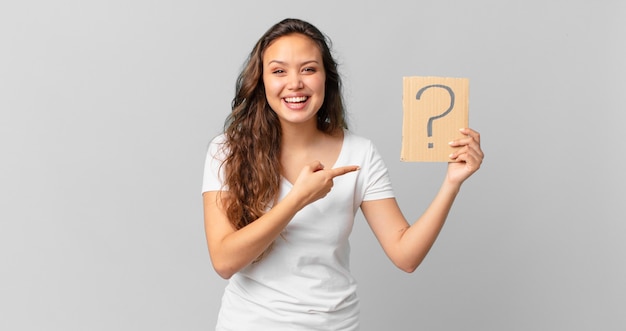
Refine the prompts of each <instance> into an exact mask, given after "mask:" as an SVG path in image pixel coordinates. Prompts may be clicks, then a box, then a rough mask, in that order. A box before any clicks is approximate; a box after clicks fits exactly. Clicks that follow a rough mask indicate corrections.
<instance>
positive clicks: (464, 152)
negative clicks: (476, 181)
mask: <svg viewBox="0 0 626 331" xmlns="http://www.w3.org/2000/svg"><path fill="white" fill-rule="evenodd" d="M460 131H461V133H462V134H464V135H466V137H464V138H460V139H456V140H453V141H451V142H450V146H452V147H460V148H459V149H457V150H456V151H455V152H454V153H452V154H450V159H451V160H453V161H456V162H450V163H448V173H447V175H446V176H447V180H448V181H450V182H451V183H453V184H458V185H461V184H462V183H463V182H464V181H465V180H466V179H467V178H469V176H471V175H472V174H473V173H475V172H476V170H478V168H480V165H481V163H482V162H483V158H484V157H485V154H484V153H483V151H482V149H480V134H479V133H478V132H476V131H474V130H472V129H467V128H466V129H461V130H460Z"/></svg>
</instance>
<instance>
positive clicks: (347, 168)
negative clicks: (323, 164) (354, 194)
mask: <svg viewBox="0 0 626 331" xmlns="http://www.w3.org/2000/svg"><path fill="white" fill-rule="evenodd" d="M359 169H361V167H359V166H356V165H352V166H345V167H338V168H334V169H330V170H328V171H329V172H330V175H331V176H333V178H334V177H337V176H341V175H345V174H347V173H349V172H353V171H357V170H359Z"/></svg>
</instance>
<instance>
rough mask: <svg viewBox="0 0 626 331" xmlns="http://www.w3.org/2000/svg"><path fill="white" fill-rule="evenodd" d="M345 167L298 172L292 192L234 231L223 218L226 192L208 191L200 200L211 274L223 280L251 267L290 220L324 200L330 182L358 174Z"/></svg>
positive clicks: (313, 167) (315, 166) (314, 165)
mask: <svg viewBox="0 0 626 331" xmlns="http://www.w3.org/2000/svg"><path fill="white" fill-rule="evenodd" d="M358 168H359V167H358V166H347V167H341V168H335V169H329V170H323V166H322V165H321V163H319V162H314V163H312V164H310V165H308V166H306V167H304V169H302V171H301V172H300V175H299V176H298V179H297V180H296V182H295V183H294V186H293V188H292V190H291V191H290V192H289V193H288V194H287V195H286V196H285V198H283V199H282V200H281V201H279V202H278V203H276V204H275V205H274V206H273V207H272V208H271V209H270V210H269V211H268V212H267V213H265V214H264V215H263V216H261V217H260V218H258V219H257V220H255V221H254V222H252V223H250V224H248V225H247V226H245V227H243V228H241V229H239V230H236V229H235V228H234V227H233V225H232V224H231V222H230V221H229V220H228V217H227V216H226V212H225V211H226V206H225V203H227V201H228V194H229V192H228V191H208V192H204V193H203V194H202V196H203V199H204V227H205V233H206V238H207V243H208V246H209V254H210V256H211V262H212V263H213V268H214V269H215V271H216V272H217V273H218V274H219V275H220V276H221V277H222V278H225V279H228V278H230V277H231V276H232V275H233V274H235V273H236V272H237V271H239V270H241V269H242V268H244V267H245V266H247V265H248V264H250V263H252V261H254V260H255V259H256V258H257V257H259V256H260V255H261V254H262V253H263V252H264V251H265V250H266V249H267V248H268V247H269V246H270V244H271V243H272V242H273V241H274V240H275V239H276V238H277V237H278V235H279V234H280V233H281V231H282V230H283V229H284V228H285V226H287V224H289V222H290V221H291V219H292V218H293V216H294V215H295V214H296V213H297V212H298V211H299V210H300V209H302V208H304V206H306V205H308V204H309V203H312V202H313V201H316V200H318V199H320V198H322V197H324V196H326V194H327V193H328V192H330V189H331V188H332V185H333V178H335V177H336V176H340V175H343V174H346V173H348V172H352V171H355V170H358Z"/></svg>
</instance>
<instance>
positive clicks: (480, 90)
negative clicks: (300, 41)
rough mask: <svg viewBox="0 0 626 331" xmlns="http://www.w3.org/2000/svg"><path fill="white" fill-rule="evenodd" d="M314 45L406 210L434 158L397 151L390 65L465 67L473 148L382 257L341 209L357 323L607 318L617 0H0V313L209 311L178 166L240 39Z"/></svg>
mask: <svg viewBox="0 0 626 331" xmlns="http://www.w3.org/2000/svg"><path fill="white" fill-rule="evenodd" d="M285 17H298V18H302V19H305V20H308V21H310V22H311V23H313V24H315V25H316V26H318V27H319V28H320V29H321V30H322V31H324V32H325V33H327V34H328V35H329V36H330V37H331V38H332V40H333V43H334V52H335V55H336V58H337V60H338V61H339V63H340V70H341V73H342V75H343V77H344V83H345V96H346V103H347V105H348V108H349V114H350V121H351V122H350V124H351V129H352V130H353V131H354V132H355V133H357V134H359V135H363V136H366V137H368V138H370V139H372V140H373V141H374V143H375V144H376V145H377V146H378V148H379V150H380V151H381V153H382V154H383V157H384V158H385V160H386V162H387V165H388V166H389V169H390V172H391V176H392V180H393V182H394V186H395V189H396V192H397V195H398V200H399V203H400V205H401V207H402V209H403V210H404V212H405V215H406V216H407V217H408V218H410V219H416V218H417V217H418V216H419V214H420V213H421V212H422V211H423V209H424V208H425V207H426V205H427V204H428V202H429V200H430V199H431V198H432V197H433V196H434V194H435V192H436V191H437V189H438V186H439V183H440V182H441V180H442V178H443V174H444V172H445V165H444V164H441V163H434V164H424V163H401V162H400V161H399V156H400V143H401V127H402V123H401V121H402V100H401V99H402V76H416V75H420V76H429V75H430V76H449V77H467V78H469V79H470V125H471V126H472V127H473V128H475V129H476V130H478V131H480V132H481V134H482V138H483V148H484V150H485V153H486V154H487V156H486V159H485V162H484V165H483V168H482V169H481V170H480V171H479V172H478V173H477V174H476V175H475V176H474V177H472V178H471V179H470V180H469V181H468V182H467V183H466V184H465V186H464V188H463V190H462V192H461V195H460V196H459V198H458V200H457V202H456V204H455V206H454V209H453V211H452V212H451V214H450V217H449V221H448V223H447V224H446V227H445V228H444V231H443V232H442V234H441V236H440V238H439V240H438V242H437V243H436V244H435V246H434V248H433V250H432V251H431V253H430V255H429V256H428V257H427V259H426V260H425V262H424V263H423V264H422V266H420V268H419V269H418V270H417V271H416V272H415V273H413V274H404V273H403V272H401V271H400V270H398V269H395V267H393V266H392V264H391V263H390V262H389V261H388V260H387V258H386V257H385V256H384V254H383V252H382V250H381V249H380V247H379V245H378V243H377V242H376V240H375V238H374V236H373V235H372V234H371V231H370V230H369V228H368V227H367V225H366V223H365V222H364V221H363V218H362V216H361V215H360V214H359V216H358V219H357V224H356V225H355V230H354V233H353V236H352V244H353V252H352V258H353V259H352V267H353V271H354V274H355V276H356V277H357V279H358V280H359V284H360V286H359V295H360V297H361V303H362V324H363V330H366V331H367V330H592V329H595V330H624V328H626V315H625V314H624V309H625V308H626V281H625V279H626V240H624V238H625V235H626V225H625V222H624V219H625V217H624V205H625V203H626V199H625V198H624V192H623V188H624V186H626V176H625V175H624V155H623V153H624V150H625V149H624V146H623V142H622V141H623V136H624V134H623V130H622V129H623V127H624V126H625V122H626V116H625V115H624V112H625V111H626V109H625V107H624V89H625V88H626V78H625V77H626V65H625V61H624V59H626V50H625V44H624V40H626V36H625V34H626V33H625V32H626V20H625V19H624V18H625V17H626V3H625V2H623V1H618V0H615V1H608V0H607V1H590V0H589V1H571V0H570V1H564V0H563V1H535V0H533V1H530V0H527V1H495V0H494V1H487V0H479V1H456V2H454V1H408V0H407V1H384V2H378V1H314V2H293V1H273V2H272V1H247V2H243V1H230V2H223V3H215V2H209V1H164V0H159V1H148V0H144V1H140V0H128V1H120V0H111V1H78V0H76V1H70V0H59V1H41V0H39V1H36V0H35V1H3V2H2V3H0V160H1V161H0V268H1V269H0V329H2V330H210V329H212V328H213V327H214V324H215V319H216V315H217V310H218V308H219V302H220V297H221V295H222V291H223V287H224V285H225V284H226V282H225V281H224V280H222V279H220V278H219V277H218V276H217V275H216V274H215V272H214V271H213V270H212V268H211V266H210V260H209V257H208V253H207V250H206V243H205V239H204V232H203V231H204V230H203V223H202V205H201V196H200V183H201V177H202V167H203V162H204V156H205V154H204V153H205V148H206V145H207V143H208V141H209V140H210V138H211V137H213V136H214V135H216V134H218V133H219V132H220V130H221V128H222V125H223V121H224V118H225V116H226V115H227V114H228V112H229V110H230V107H229V106H230V101H231V98H232V96H233V92H234V84H235V78H236V76H237V74H238V72H239V69H240V67H241V65H242V64H243V61H244V60H245V58H246V56H247V54H248V53H249V52H250V50H251V48H252V46H253V44H254V42H256V40H257V39H258V38H259V37H260V36H261V34H262V33H263V32H264V31H265V30H266V29H267V28H269V27H270V26H271V25H272V24H274V23H276V22H277V21H279V20H281V19H283V18H285Z"/></svg>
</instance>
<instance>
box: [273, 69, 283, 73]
mask: <svg viewBox="0 0 626 331" xmlns="http://www.w3.org/2000/svg"><path fill="white" fill-rule="evenodd" d="M272 73H273V74H284V73H285V70H283V69H275V70H273V71H272Z"/></svg>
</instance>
